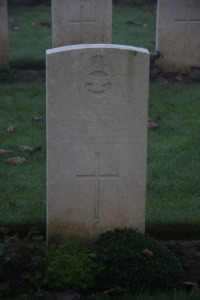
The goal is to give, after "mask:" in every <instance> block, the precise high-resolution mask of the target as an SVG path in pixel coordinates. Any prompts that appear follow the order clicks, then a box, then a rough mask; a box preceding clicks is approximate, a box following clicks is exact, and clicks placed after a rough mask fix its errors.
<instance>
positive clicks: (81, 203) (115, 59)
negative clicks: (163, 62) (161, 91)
mask: <svg viewBox="0 0 200 300" xmlns="http://www.w3.org/2000/svg"><path fill="white" fill-rule="evenodd" d="M148 67H149V53H148V51H147V50H145V49H140V48H133V47H128V46H118V45H102V44H101V45H85V46H83V45H77V46H69V47H62V48H57V49H52V50H48V51H47V116H48V117H47V132H48V136H47V149H48V154H47V157H48V162H47V165H48V171H47V174H48V175H47V178H48V179H47V180H48V183H47V186H48V213H47V216H48V239H49V241H50V240H53V239H60V238H64V237H66V236H69V237H75V238H79V239H80V240H87V241H90V240H94V239H95V238H96V237H97V236H98V235H99V234H100V233H101V232H104V231H106V230H111V229H114V228H116V227H135V228H138V230H140V231H144V215H145V178H146V136H147V106H148V105H147V103H148V74H149V72H148ZM55 73H56V77H55Z"/></svg>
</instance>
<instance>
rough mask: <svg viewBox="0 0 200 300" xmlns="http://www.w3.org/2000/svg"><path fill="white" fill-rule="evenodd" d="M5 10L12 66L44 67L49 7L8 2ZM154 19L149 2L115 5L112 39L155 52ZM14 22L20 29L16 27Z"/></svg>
mask: <svg viewBox="0 0 200 300" xmlns="http://www.w3.org/2000/svg"><path fill="white" fill-rule="evenodd" d="M8 13H9V18H10V21H11V22H10V28H9V47H10V61H11V66H12V67H21V66H22V65H23V67H25V66H27V67H28V66H29V67H31V68H42V67H43V68H44V66H45V53H46V49H49V48H51V47H52V46H51V45H52V43H51V28H50V27H49V26H48V25H50V23H51V9H50V7H49V6H40V5H39V6H33V7H29V6H17V5H9V10H8ZM155 20H156V12H155V9H154V8H152V7H151V6H142V7H141V6H128V7H121V6H120V7H119V6H114V7H113V43H115V44H124V45H132V46H136V47H143V48H147V49H149V51H151V52H154V48H155V26H156V25H155V22H156V21H155ZM127 22H128V24H127ZM44 24H46V25H44ZM15 26H18V27H19V29H18V30H15V28H16V27H15Z"/></svg>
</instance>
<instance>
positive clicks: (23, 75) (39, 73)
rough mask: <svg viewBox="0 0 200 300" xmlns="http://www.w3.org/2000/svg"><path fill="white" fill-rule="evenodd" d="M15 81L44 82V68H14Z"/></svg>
mask: <svg viewBox="0 0 200 300" xmlns="http://www.w3.org/2000/svg"><path fill="white" fill-rule="evenodd" d="M14 77H15V79H14V82H15V83H19V84H20V83H45V81H46V70H15V72H14Z"/></svg>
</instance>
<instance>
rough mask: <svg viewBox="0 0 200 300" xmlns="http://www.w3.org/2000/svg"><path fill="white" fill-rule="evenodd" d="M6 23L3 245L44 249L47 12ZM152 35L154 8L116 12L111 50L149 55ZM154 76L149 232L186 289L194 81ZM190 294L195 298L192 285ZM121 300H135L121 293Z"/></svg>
mask: <svg viewBox="0 0 200 300" xmlns="http://www.w3.org/2000/svg"><path fill="white" fill-rule="evenodd" d="M9 16H10V30H9V34H10V59H11V71H8V72H7V71H6V70H5V69H4V68H2V69H1V70H0V71H1V74H0V78H3V79H4V78H6V76H7V79H8V81H10V82H12V81H13V82H12V84H11V83H6V82H4V84H1V88H0V99H1V101H0V107H1V118H0V130H1V133H0V140H1V144H0V149H1V150H0V165H1V168H0V178H1V187H0V199H1V204H0V224H1V227H0V235H1V243H2V244H3V243H8V244H9V243H10V245H11V244H12V245H13V243H15V241H16V243H17V245H18V246H19V245H22V246H23V245H24V244H26V243H27V242H28V243H29V244H32V241H33V240H32V238H34V239H35V240H37V241H39V244H40V245H41V246H43V245H44V240H45V227H46V225H45V224H46V217H45V210H46V192H45V191H46V178H45V176H46V175H45V174H46V158H45V157H46V142H45V136H46V133H45V118H46V116H45V83H44V74H45V71H44V67H45V50H46V49H47V48H51V25H50V8H49V7H48V6H35V7H21V6H10V7H9ZM154 33H155V7H153V6H150V7H147V6H135V7H134V9H133V7H121V6H120V7H117V6H115V7H114V16H113V35H114V36H113V42H114V43H117V44H126V45H134V46H141V47H146V48H148V49H149V50H150V51H151V52H153V49H154V40H155V37H154ZM25 41H26V42H25ZM38 41H40V42H39V43H38ZM20 69H21V70H20ZM38 70H39V71H38ZM153 71H155V73H156V74H155V73H154V72H153V76H154V78H152V83H151V84H150V97H149V127H153V128H149V130H148V160H147V200H146V232H147V233H150V234H151V235H153V236H154V237H156V238H158V239H159V240H162V241H165V244H166V245H167V246H168V247H170V248H171V249H172V250H173V251H174V252H175V254H176V255H177V256H178V257H179V258H180V260H181V263H182V268H183V271H184V275H183V281H189V282H193V283H198V284H200V282H199V278H200V262H199V258H200V242H199V240H200V234H199V233H200V203H199V196H200V186H199V170H200V163H199V155H200V148H199V145H200V132H199V111H200V102H199V95H200V86H199V84H198V83H196V82H197V81H198V79H199V78H198V73H196V75H195V74H194V73H192V74H188V75H187V74H176V75H175V76H172V77H171V76H167V75H166V74H161V75H160V74H157V72H158V71H157V69H156V68H155V69H153ZM2 74H3V76H1V75H2ZM5 75H6V76H5ZM27 82H29V84H27ZM32 82H34V83H32ZM188 82H189V83H188ZM3 150H4V151H3ZM13 158H15V159H13ZM18 246H17V247H18ZM11 248H12V247H11ZM1 249H2V248H1ZM13 253H14V251H13ZM0 255H2V254H1V250H0ZM9 255H10V252H9ZM8 257H9V256H8ZM25 263H26V261H24V262H23V264H25ZM9 276H10V277H13V274H8V275H7V276H6V280H2V279H1V281H0V291H1V292H4V293H5V294H6V293H7V294H9V289H10V286H9V284H8V280H7V278H9ZM16 278H17V273H16V274H15V279H14V281H16V286H17V285H18V288H19V290H18V292H19V294H28V295H27V296H26V295H24V297H25V298H24V299H38V298H39V297H43V298H44V297H45V296H46V297H49V294H48V295H47V294H46V293H47V291H44V290H39V291H37V294H36V295H34V293H33V290H31V289H30V286H29V285H28V286H26V285H24V283H23V284H21V283H20V281H19V280H18V278H17V279H16ZM192 287H193V288H194V290H195V285H193V286H192ZM16 289H17V287H16ZM196 289H197V288H196ZM194 292H196V293H192V294H187V295H185V294H179V293H177V295H176V294H172V295H170V294H166V295H164V294H162V295H159V294H156V295H149V294H144V295H137V296H135V299H141V300H146V299H150V300H151V299H152V300H153V299H174V300H176V299H177V300H178V299H183V300H184V299H199V292H198V291H197V290H196V291H194ZM31 293H32V295H31ZM54 296H55V295H54ZM67 296H68V297H71V296H72V297H73V295H67V294H65V293H64V294H62V293H58V295H57V296H55V297H57V299H65V297H67ZM119 296H120V295H118V294H117V291H114V296H112V291H110V293H108V294H107V295H104V296H99V295H98V296H95V297H96V298H95V299H102V297H103V298H105V299H108V298H110V297H114V298H115V297H116V298H119ZM59 297H60V298H59ZM92 297H94V296H90V298H91V299H93V298H92ZM120 297H122V299H127V300H128V299H134V298H133V297H134V296H133V295H132V296H128V295H126V293H122V295H121V296H120ZM1 299H4V298H1ZM8 299H11V298H8ZM12 299H16V297H15V298H12ZM47 299H49V298H47ZM68 299H69V298H68ZM70 299H71V298H70Z"/></svg>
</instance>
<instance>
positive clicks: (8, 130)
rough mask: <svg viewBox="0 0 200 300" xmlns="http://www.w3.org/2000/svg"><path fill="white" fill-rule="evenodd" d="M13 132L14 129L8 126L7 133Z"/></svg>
mask: <svg viewBox="0 0 200 300" xmlns="http://www.w3.org/2000/svg"><path fill="white" fill-rule="evenodd" d="M15 130H16V127H13V126H9V127H8V128H6V131H7V132H13V131H15Z"/></svg>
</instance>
